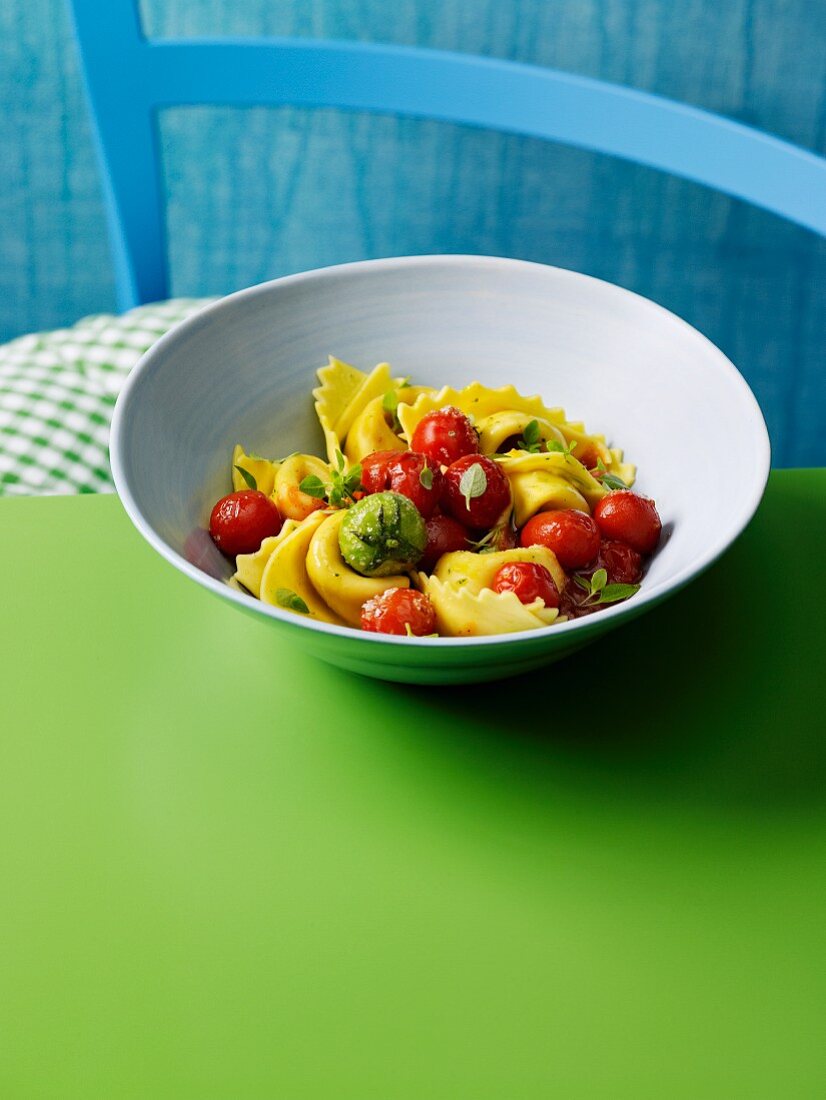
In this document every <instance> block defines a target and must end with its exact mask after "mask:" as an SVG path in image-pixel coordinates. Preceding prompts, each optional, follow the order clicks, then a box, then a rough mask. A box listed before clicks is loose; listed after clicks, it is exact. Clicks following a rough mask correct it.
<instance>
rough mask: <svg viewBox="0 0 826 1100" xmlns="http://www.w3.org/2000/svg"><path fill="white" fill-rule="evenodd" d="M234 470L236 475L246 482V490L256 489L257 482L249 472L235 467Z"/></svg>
mask: <svg viewBox="0 0 826 1100" xmlns="http://www.w3.org/2000/svg"><path fill="white" fill-rule="evenodd" d="M235 469H236V470H237V471H238V473H239V474H240V475H241V477H242V478H243V479H244V481H246V483H247V486H248V488H250V489H257V488H258V482H257V481H256V480H255V478H254V477H253V476H252V474H251V473H250V472H249V470H245V469H244V467H243V466H236V467H235Z"/></svg>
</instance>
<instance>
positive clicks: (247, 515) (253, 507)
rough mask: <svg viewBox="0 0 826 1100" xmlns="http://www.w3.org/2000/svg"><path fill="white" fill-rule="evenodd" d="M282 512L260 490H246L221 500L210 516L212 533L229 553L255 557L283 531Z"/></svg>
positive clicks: (210, 531)
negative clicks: (265, 540) (272, 538)
mask: <svg viewBox="0 0 826 1100" xmlns="http://www.w3.org/2000/svg"><path fill="white" fill-rule="evenodd" d="M282 522H283V521H282V519H281V513H280V512H279V511H278V509H277V508H276V506H275V504H274V502H273V501H272V500H270V498H269V497H268V496H266V495H265V494H264V493H260V492H259V491H258V490H257V489H242V490H241V491H240V492H238V493H230V494H229V496H226V497H221V499H220V500H219V501H218V503H217V504H216V505H215V507H214V508H213V509H212V514H211V515H210V517H209V533H210V535H212V539H213V542H214V543H215V545H216V546H217V547H218V549H219V550H223V552H224V553H225V554H228V555H230V556H234V555H235V554H253V553H254V552H255V551H256V550H257V549H258V548H259V546H260V545H261V543H262V542H263V541H264V539H266V538H269V537H270V536H271V535H277V534H278V532H279V531H280V530H281V524H282Z"/></svg>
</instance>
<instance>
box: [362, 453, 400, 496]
mask: <svg viewBox="0 0 826 1100" xmlns="http://www.w3.org/2000/svg"><path fill="white" fill-rule="evenodd" d="M398 454H399V452H398V451H373V453H372V454H369V455H367V457H366V458H363V459H362V460H361V483H362V485H363V486H364V491H365V493H368V494H369V493H383V492H385V491H386V490H387V489H389V488H390V484H389V475H388V473H387V466H388V464H389V462H390V460H391V459H393V458H395V457H396V455H398Z"/></svg>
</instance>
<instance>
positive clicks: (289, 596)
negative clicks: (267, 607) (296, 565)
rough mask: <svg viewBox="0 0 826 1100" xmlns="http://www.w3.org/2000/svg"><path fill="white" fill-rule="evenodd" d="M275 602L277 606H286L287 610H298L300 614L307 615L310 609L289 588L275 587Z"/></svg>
mask: <svg viewBox="0 0 826 1100" xmlns="http://www.w3.org/2000/svg"><path fill="white" fill-rule="evenodd" d="M275 602H276V603H277V604H278V606H279V607H286V608H287V610H288V611H299V612H300V613H301V614H302V615H309V613H310V609H309V607H307V605H306V604H305V603H304V601H303V600H302V598H301V597H300V596H299V595H298V593H297V592H293V590H292V589H291V588H276V590H275Z"/></svg>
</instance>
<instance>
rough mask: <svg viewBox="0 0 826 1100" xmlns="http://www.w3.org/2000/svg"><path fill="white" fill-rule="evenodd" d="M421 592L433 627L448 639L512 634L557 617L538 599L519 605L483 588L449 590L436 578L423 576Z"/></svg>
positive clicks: (547, 623) (511, 598)
mask: <svg viewBox="0 0 826 1100" xmlns="http://www.w3.org/2000/svg"><path fill="white" fill-rule="evenodd" d="M422 591H423V592H424V593H425V595H427V596H428V597H429V598H430V601H431V603H432V604H433V607H434V610H435V612H436V626H437V628H438V631H439V633H440V634H443V635H444V636H445V637H448V638H468V637H474V636H478V635H480V634H512V633H515V632H516V631H520V630H537V629H538V628H539V627H542V626H550V625H551V624H552V623H553V622H555V620H556V619H557V618H558V616H559V611H558V610H557V608H555V607H545V605H544V603H543V602H542V600H539V599H537V600H534V601H533V603H530V604H523V603H521V602H520V600H519V597H518V596H517V595H516V594H515V593H513V592H494V591H492V589H490V588H483V589H482V590H481V591H480V592H472V591H471V590H470V588H467V589H465V588H453V587H452V586H451V585H447V584H444V583H443V582H442V581H440V580H439V579H438V577H435V576H432V577H426V578H425V579H424V581H423V582H422Z"/></svg>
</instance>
